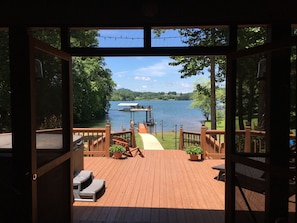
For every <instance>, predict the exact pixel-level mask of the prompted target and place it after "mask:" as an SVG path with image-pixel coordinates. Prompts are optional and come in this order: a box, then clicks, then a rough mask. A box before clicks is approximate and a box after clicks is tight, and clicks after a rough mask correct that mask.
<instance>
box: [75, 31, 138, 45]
mask: <svg viewBox="0 0 297 223" xmlns="http://www.w3.org/2000/svg"><path fill="white" fill-rule="evenodd" d="M94 38H95V39H97V41H89V40H90V39H94ZM70 46H71V47H89V48H106V47H110V48H115V47H117V48H124V47H130V48H133V47H143V46H144V31H143V29H100V30H79V29H72V30H71V31H70Z"/></svg>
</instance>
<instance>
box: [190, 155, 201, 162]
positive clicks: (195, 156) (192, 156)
mask: <svg viewBox="0 0 297 223" xmlns="http://www.w3.org/2000/svg"><path fill="white" fill-rule="evenodd" d="M198 158H199V157H198V155H196V154H190V160H192V161H197V160H198Z"/></svg>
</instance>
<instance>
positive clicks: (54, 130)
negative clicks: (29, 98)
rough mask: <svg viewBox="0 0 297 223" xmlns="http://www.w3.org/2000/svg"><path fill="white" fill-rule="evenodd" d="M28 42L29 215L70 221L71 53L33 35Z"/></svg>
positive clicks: (40, 218)
mask: <svg viewBox="0 0 297 223" xmlns="http://www.w3.org/2000/svg"><path fill="white" fill-rule="evenodd" d="M30 43H31V79H32V81H33V82H32V86H33V87H32V93H33V94H32V95H33V97H34V100H33V102H34V103H33V107H34V109H33V112H35V116H34V117H35V120H34V123H35V126H36V134H35V142H36V146H35V147H34V146H33V148H32V151H31V154H32V158H31V159H32V167H31V168H32V204H33V208H32V210H33V212H35V213H33V216H34V218H35V219H38V222H71V221H72V201H73V195H72V177H73V176H72V164H71V163H72V161H71V157H72V148H73V136H72V94H71V81H70V72H71V57H70V55H68V54H66V53H64V52H62V51H60V50H57V49H55V48H53V47H51V46H49V45H47V44H45V43H43V42H41V41H39V40H37V39H34V38H31V39H30ZM74 140H76V139H74Z"/></svg>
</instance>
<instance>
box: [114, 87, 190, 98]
mask: <svg viewBox="0 0 297 223" xmlns="http://www.w3.org/2000/svg"><path fill="white" fill-rule="evenodd" d="M111 100H112V101H134V100H192V93H177V92H175V91H172V92H136V91H131V90H129V89H125V88H121V89H117V90H114V91H113V93H112V96H111Z"/></svg>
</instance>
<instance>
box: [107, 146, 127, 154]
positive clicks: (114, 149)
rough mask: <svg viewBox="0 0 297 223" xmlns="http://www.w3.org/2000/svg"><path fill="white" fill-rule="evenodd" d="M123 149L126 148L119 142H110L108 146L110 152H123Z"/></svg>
mask: <svg viewBox="0 0 297 223" xmlns="http://www.w3.org/2000/svg"><path fill="white" fill-rule="evenodd" d="M125 151H126V148H125V147H124V146H122V145H119V144H112V145H111V146H110V147H109V152H111V153H123V152H125Z"/></svg>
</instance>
